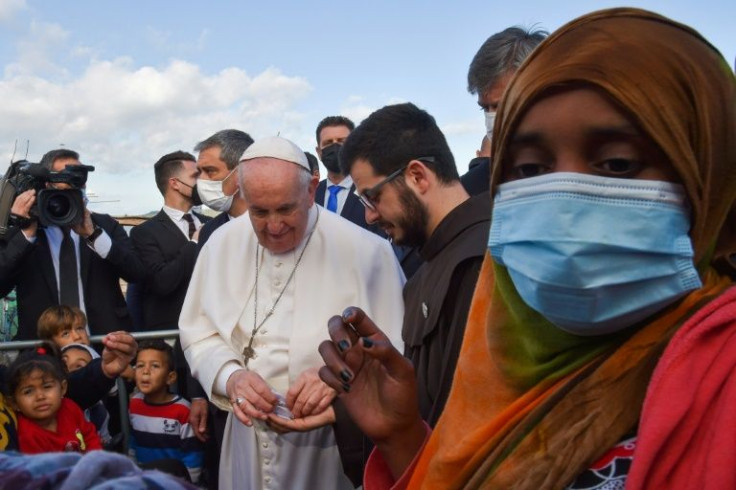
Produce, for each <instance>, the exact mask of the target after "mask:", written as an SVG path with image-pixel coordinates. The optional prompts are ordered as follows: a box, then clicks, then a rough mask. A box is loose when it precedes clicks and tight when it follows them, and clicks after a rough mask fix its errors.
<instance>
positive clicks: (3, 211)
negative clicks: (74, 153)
mask: <svg viewBox="0 0 736 490" xmlns="http://www.w3.org/2000/svg"><path fill="white" fill-rule="evenodd" d="M94 169H95V168H94V167H93V166H91V165H67V166H66V168H65V169H64V170H62V171H61V172H52V171H50V170H49V169H47V168H46V167H44V166H43V165H41V164H39V163H31V162H29V161H27V160H18V161H16V162H13V163H11V164H10V168H8V171H7V172H6V173H5V176H4V177H3V178H2V179H0V237H4V236H5V235H6V234H7V232H8V230H9V229H10V228H12V227H14V226H21V224H20V221H22V220H23V218H20V217H17V216H15V215H12V214H11V213H10V210H11V208H12V207H13V202H14V201H15V198H16V197H17V196H18V194H21V193H23V192H25V191H27V190H29V189H36V204H35V205H34V206H33V207H32V208H31V218H32V219H33V218H37V219H38V221H39V222H40V223H41V225H43V226H49V225H56V226H72V225H75V224H77V223H81V222H82V220H83V219H84V207H85V202H84V195H83V193H82V189H83V188H84V186H85V184H86V183H87V174H88V173H89V172H92V171H94ZM47 183H50V184H67V185H69V187H70V189H50V188H47V187H46V184H47ZM21 227H22V226H21Z"/></svg>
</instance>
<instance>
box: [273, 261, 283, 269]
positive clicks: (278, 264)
mask: <svg viewBox="0 0 736 490" xmlns="http://www.w3.org/2000/svg"><path fill="white" fill-rule="evenodd" d="M282 263H283V262H276V263H275V264H274V265H275V266H276V267H277V268H278V267H281V264H282Z"/></svg>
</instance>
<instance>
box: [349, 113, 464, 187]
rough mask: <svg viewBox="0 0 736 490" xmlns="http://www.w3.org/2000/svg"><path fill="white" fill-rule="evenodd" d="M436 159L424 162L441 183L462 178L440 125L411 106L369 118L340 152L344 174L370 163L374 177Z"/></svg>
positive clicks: (361, 124)
mask: <svg viewBox="0 0 736 490" xmlns="http://www.w3.org/2000/svg"><path fill="white" fill-rule="evenodd" d="M420 157H434V160H435V161H434V162H433V163H432V162H424V163H425V165H427V166H428V167H429V168H430V169H431V170H432V171H433V172H434V173H435V174H436V175H437V178H438V179H439V180H440V182H444V183H450V182H453V181H456V180H458V179H459V178H460V177H459V175H458V173H457V167H456V166H455V159H454V158H453V156H452V152H451V151H450V147H449V146H448V144H447V140H446V139H445V135H444V134H442V131H440V128H439V127H438V126H437V123H436V121H435V120H434V118H433V117H432V116H430V115H429V113H428V112H427V111H423V110H421V109H419V108H418V107H417V106H415V105H414V104H411V103H405V104H396V105H387V106H385V107H383V108H381V109H378V110H377V111H376V112H374V113H373V114H371V115H370V116H368V118H367V119H365V120H364V121H363V122H362V123H360V124H359V125H358V127H357V128H355V130H354V131H353V132H352V133H350V136H348V139H347V140H345V144H344V145H343V147H342V150H341V152H340V164H341V165H342V172H343V173H344V174H346V175H347V174H349V173H350V168H351V167H352V166H353V163H355V160H357V159H362V160H366V161H367V162H368V163H370V165H371V167H372V168H373V171H374V173H376V174H378V175H389V174H391V172H394V171H396V170H398V169H399V168H401V167H402V166H403V165H406V164H407V163H409V162H410V161H411V160H413V159H417V158H420Z"/></svg>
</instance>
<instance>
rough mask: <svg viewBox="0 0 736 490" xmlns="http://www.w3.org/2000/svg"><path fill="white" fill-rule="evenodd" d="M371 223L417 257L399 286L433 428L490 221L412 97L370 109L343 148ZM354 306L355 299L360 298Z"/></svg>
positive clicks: (486, 203) (482, 199)
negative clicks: (411, 272)
mask: <svg viewBox="0 0 736 490" xmlns="http://www.w3.org/2000/svg"><path fill="white" fill-rule="evenodd" d="M342 159H343V163H344V165H345V169H344V170H345V172H349V173H350V175H351V176H352V178H353V181H354V182H355V185H356V187H357V189H358V193H359V195H360V197H361V201H362V202H363V204H364V206H365V217H366V221H367V222H368V223H375V224H378V226H380V227H381V228H382V229H383V230H384V231H385V232H386V234H387V235H389V236H390V237H391V238H392V239H393V242H394V243H395V244H397V245H405V246H409V247H419V255H420V256H421V258H422V259H424V261H425V262H424V264H423V265H422V266H421V267H420V268H419V270H417V272H416V273H415V274H414V276H412V277H411V278H410V279H409V282H407V284H406V287H405V288H404V301H405V303H406V314H405V316H404V325H403V330H402V337H403V340H404V344H405V350H404V355H405V356H406V357H408V358H409V359H411V361H412V363H413V364H414V367H415V369H416V372H417V385H418V390H419V408H420V411H421V413H422V417H423V418H424V420H426V421H427V423H429V424H430V425H434V423H435V422H436V421H437V419H438V418H439V416H440V413H442V409H443V408H444V406H445V401H446V400H447V396H448V395H449V392H450V386H451V384H452V377H453V374H454V371H455V365H456V364H457V358H458V354H459V352H460V344H461V342H462V338H463V332H464V331H465V321H466V319H467V316H468V309H469V307H470V301H471V299H472V297H473V291H474V289H475V282H476V280H477V279H478V274H479V272H480V266H481V263H482V261H483V254H484V252H485V248H486V239H487V238H488V230H489V228H490V217H491V206H490V205H491V200H490V196H489V195H488V193H484V194H479V195H478V196H475V197H473V198H470V197H469V196H468V193H467V192H466V191H465V189H464V188H463V186H462V184H461V183H460V180H459V177H458V173H457V168H456V167H455V160H454V158H453V156H452V153H451V152H450V148H449V146H448V145H447V141H446V140H445V137H444V135H443V134H442V131H440V129H439V127H437V123H436V122H435V120H434V118H433V117H432V116H430V115H429V114H428V113H427V112H425V111H423V110H421V109H419V108H417V107H416V106H415V105H413V104H398V105H392V106H386V107H384V108H382V109H379V110H377V111H376V112H374V113H373V114H371V115H370V116H369V117H368V118H367V119H366V120H365V121H363V122H362V123H361V124H360V126H358V127H357V128H356V129H355V130H354V131H353V132H352V133H351V134H350V136H349V137H348V139H347V140H346V141H345V145H344V146H343V150H342ZM358 306H360V305H358Z"/></svg>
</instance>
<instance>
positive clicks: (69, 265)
mask: <svg viewBox="0 0 736 490" xmlns="http://www.w3.org/2000/svg"><path fill="white" fill-rule="evenodd" d="M61 232H62V233H63V234H64V237H63V238H62V239H61V247H60V248H59V303H60V304H62V305H69V306H79V274H78V273H77V251H76V250H75V248H74V241H73V240H72V237H71V235H70V234H69V228H66V227H64V228H62V229H61Z"/></svg>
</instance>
